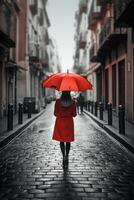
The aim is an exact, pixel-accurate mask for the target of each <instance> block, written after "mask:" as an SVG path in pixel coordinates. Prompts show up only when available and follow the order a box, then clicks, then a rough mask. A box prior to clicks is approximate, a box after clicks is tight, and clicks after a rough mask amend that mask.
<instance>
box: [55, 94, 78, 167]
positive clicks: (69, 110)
mask: <svg viewBox="0 0 134 200" xmlns="http://www.w3.org/2000/svg"><path fill="white" fill-rule="evenodd" d="M54 115H55V116H56V121H55V127H54V132H53V139H54V140H57V141H59V142H60V149H61V152H62V155H63V168H64V167H67V166H68V157H69V151H70V146H71V144H70V143H71V142H73V141H74V121H73V117H75V116H76V102H75V101H74V100H72V98H71V95H70V91H63V92H62V95H61V97H60V98H59V99H57V100H56V103H55V108H54Z"/></svg>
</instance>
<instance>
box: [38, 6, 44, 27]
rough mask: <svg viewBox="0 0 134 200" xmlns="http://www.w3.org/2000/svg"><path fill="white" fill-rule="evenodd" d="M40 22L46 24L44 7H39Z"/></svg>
mask: <svg viewBox="0 0 134 200" xmlns="http://www.w3.org/2000/svg"><path fill="white" fill-rule="evenodd" d="M38 20H39V24H40V26H42V25H43V24H44V16H43V9H42V8H40V9H39V16H38Z"/></svg>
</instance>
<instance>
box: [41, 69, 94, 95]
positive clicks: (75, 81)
mask: <svg viewBox="0 0 134 200" xmlns="http://www.w3.org/2000/svg"><path fill="white" fill-rule="evenodd" d="M42 84H43V87H48V88H54V89H56V90H58V91H83V90H88V89H90V90H91V89H93V86H92V84H91V83H90V82H89V81H88V80H87V79H85V78H84V77H83V76H81V75H79V74H74V73H56V74H53V75H51V76H50V77H49V78H48V79H46V80H44V81H43V83H42Z"/></svg>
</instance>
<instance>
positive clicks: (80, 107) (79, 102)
mask: <svg viewBox="0 0 134 200" xmlns="http://www.w3.org/2000/svg"><path fill="white" fill-rule="evenodd" d="M83 107H84V97H83V96H82V94H80V95H79V96H78V98H77V110H78V114H80V113H81V114H82V113H83Z"/></svg>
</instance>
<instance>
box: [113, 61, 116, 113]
mask: <svg viewBox="0 0 134 200" xmlns="http://www.w3.org/2000/svg"><path fill="white" fill-rule="evenodd" d="M112 107H113V109H116V64H115V65H113V66H112Z"/></svg>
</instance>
